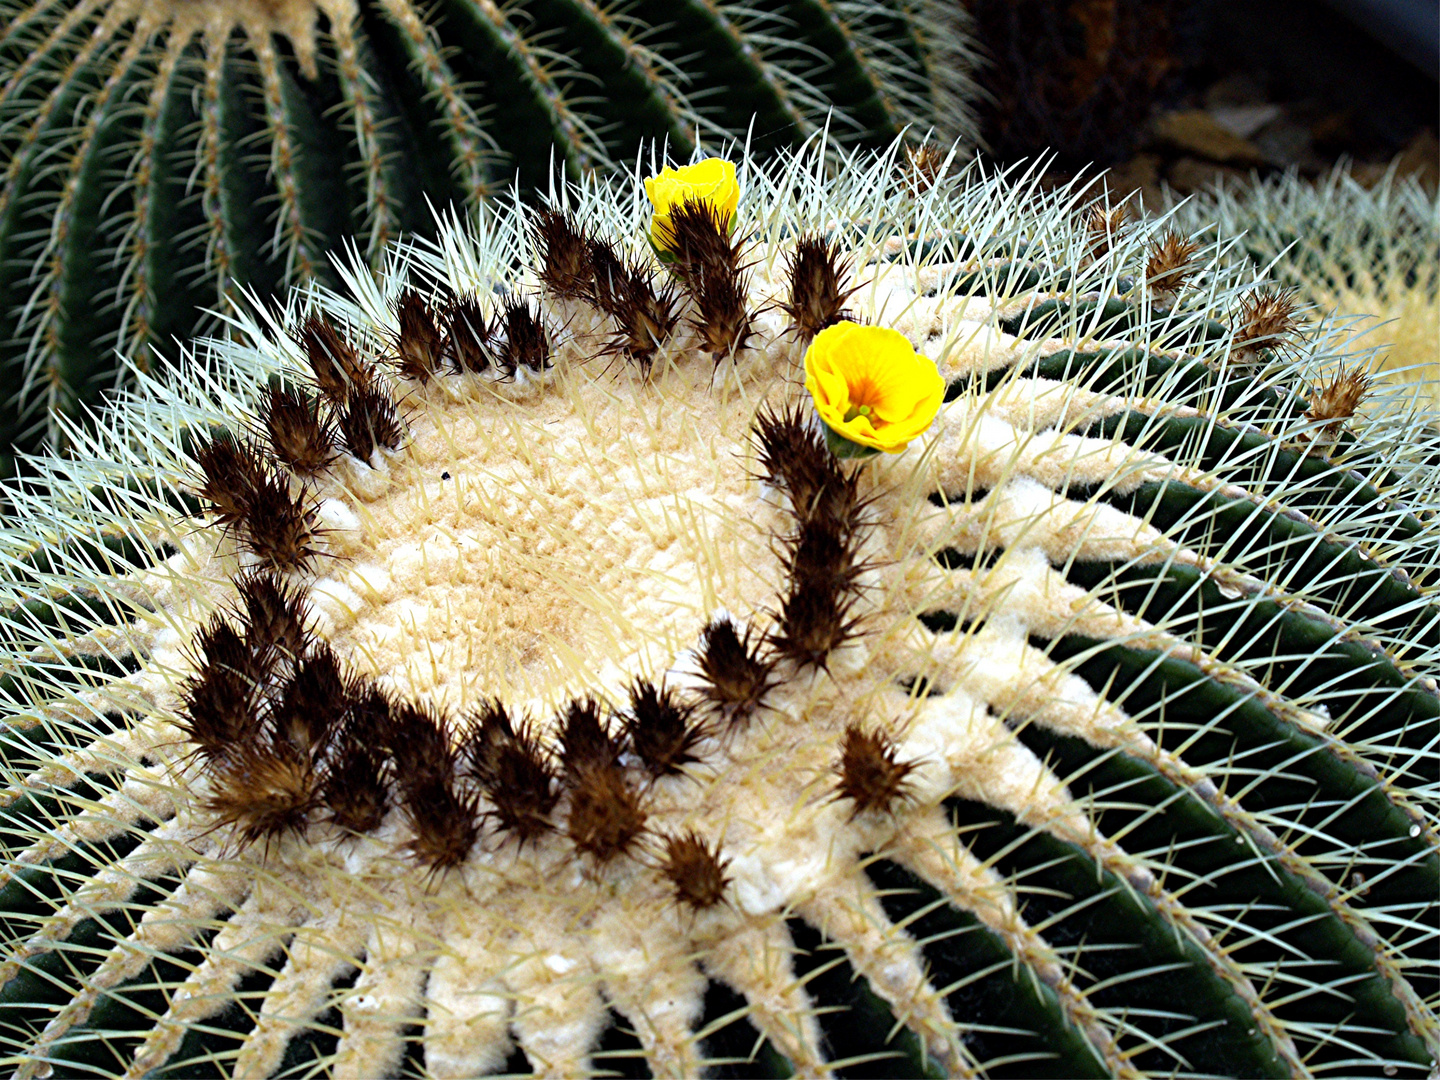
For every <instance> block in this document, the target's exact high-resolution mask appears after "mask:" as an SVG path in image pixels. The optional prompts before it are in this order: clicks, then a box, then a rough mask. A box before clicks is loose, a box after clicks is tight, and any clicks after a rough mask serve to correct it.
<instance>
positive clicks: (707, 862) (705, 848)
mask: <svg viewBox="0 0 1440 1080" xmlns="http://www.w3.org/2000/svg"><path fill="white" fill-rule="evenodd" d="M729 865H730V860H728V859H721V858H720V847H719V845H718V844H717V845H716V846H715V847H714V848H713V849H712V848H711V847H710V846H709V845H708V844H706V843H705V839H704V837H702V836H701V835H700V834H699V833H697V832H695V831H694V830H693V829H692V830H689V831H687V832H684V833H681V834H680V835H679V836H667V837H666V838H665V854H664V857H663V858H662V859H661V863H660V868H661V871H662V872H663V873H664V874H665V876H666V877H667V878H668V879H669V880H670V884H671V886H672V887H673V888H674V890H675V898H676V899H677V900H679V901H680V902H681V903H684V904H688V905H690V907H692V908H694V909H695V910H697V911H700V910H703V909H705V908H710V907H714V906H715V905H716V904H718V903H720V901H721V900H723V899H725V887H726V886H727V885H729V884H730V879H729V878H728V877H727V876H726V875H725V869H726V867H728V866H729Z"/></svg>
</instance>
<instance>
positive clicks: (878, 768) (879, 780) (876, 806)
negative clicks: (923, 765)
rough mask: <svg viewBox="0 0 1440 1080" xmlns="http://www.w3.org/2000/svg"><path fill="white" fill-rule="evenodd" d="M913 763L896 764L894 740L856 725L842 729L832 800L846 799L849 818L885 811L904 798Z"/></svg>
mask: <svg viewBox="0 0 1440 1080" xmlns="http://www.w3.org/2000/svg"><path fill="white" fill-rule="evenodd" d="M914 769H915V763H914V762H905V761H900V760H899V759H898V756H897V751H896V747H895V743H894V740H893V739H891V738H890V736H888V735H886V734H885V733H884V732H880V731H865V730H864V729H863V728H861V727H860V725H858V724H851V725H850V726H849V727H847V728H846V729H845V738H844V741H843V742H842V743H841V746H840V760H839V761H838V762H837V763H836V766H835V771H836V772H837V773H839V774H840V779H839V781H838V782H837V783H836V785H835V797H836V798H839V799H849V800H850V801H851V802H853V803H854V804H855V805H854V809H853V810H852V811H851V814H850V817H851V819H852V820H853V819H854V818H855V816H856V815H857V814H861V813H864V812H866V811H869V810H879V811H881V812H885V811H889V810H890V809H892V808H893V807H894V806H895V804H896V803H897V802H899V801H900V800H901V799H903V798H904V797H905V794H906V789H907V788H908V787H909V781H908V777H909V776H910V773H911V772H913V771H914Z"/></svg>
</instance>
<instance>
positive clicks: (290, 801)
mask: <svg viewBox="0 0 1440 1080" xmlns="http://www.w3.org/2000/svg"><path fill="white" fill-rule="evenodd" d="M239 591H240V600H241V607H242V610H243V619H244V630H243V632H242V631H239V630H237V629H236V628H235V627H234V625H233V624H232V623H231V622H230V620H229V619H227V618H225V617H224V616H221V617H219V618H217V619H216V620H214V621H212V622H211V623H210V624H209V625H208V626H207V628H206V630H205V631H203V632H202V633H201V635H200V638H199V640H198V643H197V644H198V648H197V656H196V664H195V673H194V675H193V676H192V677H191V678H190V680H189V681H188V683H187V686H186V690H185V706H184V710H183V712H182V721H181V722H182V725H183V726H184V727H185V729H186V732H187V734H188V735H189V736H190V737H191V738H192V739H193V740H194V741H195V743H196V745H197V747H198V748H199V750H200V753H201V754H202V756H203V757H204V758H205V759H206V762H207V772H208V775H209V777H210V781H211V783H210V789H209V792H208V794H207V796H206V799H205V806H206V809H207V810H208V811H209V812H210V813H211V814H213V815H214V816H215V818H216V820H217V821H218V822H219V823H220V824H226V825H234V826H235V829H236V833H237V835H238V836H239V838H240V840H241V842H242V843H247V844H248V843H253V842H255V841H256V840H260V839H265V840H267V841H268V840H269V839H271V838H273V837H276V836H279V835H281V834H283V833H286V832H303V831H304V830H305V829H306V827H307V826H308V824H309V820H310V816H311V813H312V811H313V810H314V808H315V807H316V805H317V804H318V803H317V796H318V790H317V780H318V777H319V770H320V768H321V764H322V762H323V761H324V759H325V758H326V756H327V754H328V752H329V748H330V741H331V735H332V734H333V732H334V729H335V722H336V720H337V719H338V717H339V716H340V715H341V714H343V712H344V709H345V700H346V689H345V685H344V679H343V677H342V675H341V673H340V665H339V662H338V660H337V659H336V658H335V655H334V654H333V653H332V652H331V651H330V649H329V647H328V646H327V645H324V644H323V643H317V642H315V641H314V640H313V639H312V638H311V637H310V635H309V632H308V630H307V629H306V627H305V612H304V603H303V600H302V599H301V598H300V596H299V595H298V594H296V593H293V592H291V591H289V590H287V589H286V588H285V586H284V585H283V584H282V583H281V582H279V581H278V580H277V579H275V578H274V577H273V576H271V575H269V574H265V573H259V574H252V575H250V576H247V577H246V578H243V579H241V582H240V590H239Z"/></svg>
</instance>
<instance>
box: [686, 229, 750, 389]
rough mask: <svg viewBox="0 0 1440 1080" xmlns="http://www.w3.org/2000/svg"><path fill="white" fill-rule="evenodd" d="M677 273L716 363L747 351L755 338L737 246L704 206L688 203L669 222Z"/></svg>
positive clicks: (699, 328) (696, 322) (697, 329)
mask: <svg viewBox="0 0 1440 1080" xmlns="http://www.w3.org/2000/svg"><path fill="white" fill-rule="evenodd" d="M670 228H671V231H672V232H673V234H674V245H673V247H672V248H671V250H672V251H673V253H674V255H675V264H674V265H675V270H676V272H677V273H678V274H679V276H680V280H681V281H682V282H684V285H685V289H686V291H687V292H689V294H690V299H691V300H692V301H693V303H694V304H695V312H696V317H695V319H694V320H693V322H694V326H695V329H696V331H697V332H698V333H699V335H700V342H701V348H703V349H704V350H705V352H707V353H708V354H709V355H710V358H711V359H712V360H713V361H714V362H715V363H716V364H718V363H720V361H721V360H723V359H725V358H726V357H727V356H729V357H731V358H733V357H735V356H737V355H738V354H739V353H740V352H741V351H742V350H744V349H745V348H746V347H748V345H749V343H750V338H751V336H752V335H753V334H754V333H755V314H754V312H752V311H751V310H750V305H749V300H748V292H749V290H748V288H747V286H746V283H745V279H744V274H743V272H742V270H743V268H742V267H741V266H740V243H739V242H738V241H737V242H735V243H733V244H732V243H731V242H730V237H729V235H728V233H727V232H726V231H725V227H724V226H723V225H721V223H720V222H718V221H716V220H715V214H714V213H713V212H712V211H711V209H710V207H709V205H708V204H706V203H703V202H695V201H686V202H684V203H682V204H681V205H680V206H679V207H678V208H676V209H675V210H674V211H673V212H672V214H671V217H670Z"/></svg>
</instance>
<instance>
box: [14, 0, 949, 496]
mask: <svg viewBox="0 0 1440 1080" xmlns="http://www.w3.org/2000/svg"><path fill="white" fill-rule="evenodd" d="M912 7H913V9H914V10H913V11H912V10H911V9H910V8H894V9H890V8H886V7H882V6H879V5H873V4H871V5H866V4H839V5H836V4H832V3H830V2H828V0H775V2H772V3H765V4H761V5H749V6H747V8H746V12H748V14H746V13H743V12H741V11H740V10H739V9H738V7H732V6H727V5H725V4H721V3H716V2H711V0H693V2H686V3H680V4H673V3H661V2H658V0H642V2H641V3H638V4H632V5H628V6H627V7H626V8H625V10H624V13H623V14H620V13H617V12H616V11H613V10H611V9H610V8H609V7H607V6H606V5H602V4H597V3H594V2H593V0H527V2H525V3H521V4H512V5H507V6H505V8H504V10H503V11H502V10H501V8H500V7H499V6H498V5H495V4H493V3H491V2H490V0H441V2H439V3H436V4H416V3H412V2H411V0H386V2H378V0H363V2H359V3H349V2H344V0H336V2H327V3H316V4H312V3H310V2H308V0H297V2H289V3H276V4H273V5H265V4H260V5H257V4H254V3H245V2H238V3H233V4H231V3H226V2H224V0H203V2H195V3H192V2H190V0H176V3H175V5H174V7H173V10H172V6H171V4H170V3H167V2H159V3H154V4H148V3H147V4H140V3H135V2H130V0H114V2H110V0H105V2H101V3H80V2H78V0H38V2H33V3H27V2H25V0H0V171H3V182H0V388H3V390H4V394H3V399H4V400H3V402H0V475H11V474H13V472H14V470H15V460H14V457H13V453H14V452H15V451H21V452H24V451H33V450H34V449H36V448H37V447H38V446H40V445H41V444H42V443H43V442H47V441H48V442H50V443H51V444H60V445H63V441H64V440H63V438H59V432H58V431H57V428H56V421H57V418H66V419H69V420H76V419H79V418H80V417H81V416H82V414H83V413H84V411H85V410H86V409H88V408H94V407H95V406H96V405H97V404H98V403H99V402H100V400H101V397H102V395H103V393H104V391H105V390H107V389H108V388H111V387H114V386H117V385H121V384H123V383H124V382H125V381H126V372H125V369H124V367H123V366H122V364H121V362H120V360H119V358H118V357H119V356H123V357H125V358H126V359H127V360H128V361H129V362H132V363H134V364H136V365H138V366H140V367H141V368H144V369H148V368H152V367H155V366H157V365H163V364H165V363H166V362H167V360H168V359H173V357H174V356H175V354H176V353H177V352H178V348H179V346H178V344H177V342H178V341H184V340H188V339H190V338H191V337H193V336H194V335H195V334H196V333H197V332H201V331H203V332H213V331H215V330H216V329H218V328H220V325H221V324H219V323H218V322H217V320H216V319H215V318H214V317H213V316H207V315H206V314H205V312H206V310H207V309H208V310H210V311H223V310H224V309H225V307H226V306H227V305H228V304H230V303H231V302H233V301H234V300H236V299H237V298H238V297H239V296H240V294H241V292H242V291H248V292H250V293H252V294H253V295H255V296H257V297H260V298H262V299H263V298H267V297H270V296H273V295H275V294H277V293H283V291H284V290H285V289H287V288H289V287H291V286H294V285H303V284H305V283H307V282H311V281H317V282H321V283H324V284H327V285H334V284H335V283H336V282H335V280H334V274H333V271H332V268H331V266H330V261H329V260H330V256H331V255H332V254H333V253H336V252H339V251H340V250H341V249H342V247H343V246H344V245H345V244H347V243H357V244H358V245H359V246H360V248H361V250H362V251H366V252H370V253H372V254H376V253H379V252H380V251H382V250H383V248H384V246H385V245H386V244H387V243H389V242H390V241H392V240H394V239H395V238H397V237H398V236H400V235H402V234H405V233H414V234H419V235H430V234H432V233H433V229H434V217H433V215H432V213H431V207H432V206H433V207H436V208H444V207H446V206H447V205H452V204H453V205H456V206H462V207H471V208H474V207H478V206H479V205H481V204H482V203H483V202H484V201H485V200H486V199H488V198H491V197H494V196H498V195H502V194H504V193H505V192H506V191H507V190H508V189H509V188H510V187H511V185H512V184H513V185H518V190H520V191H521V192H527V191H531V190H533V189H534V188H535V187H536V186H537V185H543V184H544V183H545V182H546V179H547V176H548V175H549V170H550V168H551V165H552V162H554V163H556V164H559V165H561V166H563V168H564V169H565V170H567V171H568V172H569V173H570V174H571V175H572V176H573V175H575V174H577V173H580V172H584V171H588V170H592V169H603V168H609V167H614V166H615V165H617V164H618V165H619V166H621V167H624V166H626V165H627V164H633V162H634V155H635V153H636V149H637V147H638V146H640V144H641V142H642V140H659V141H661V142H662V143H664V144H667V145H668V147H669V149H670V152H671V154H672V155H678V156H680V157H682V158H683V157H684V156H685V155H688V154H689V153H690V152H691V150H692V149H693V147H694V146H695V140H696V138H697V135H698V136H699V137H701V138H702V139H703V140H704V142H705V143H706V144H707V145H715V144H717V143H718V142H720V141H721V140H722V139H724V138H725V137H736V138H740V139H744V138H746V136H747V133H750V134H751V136H752V147H753V149H754V150H756V151H760V152H763V151H766V150H769V149H774V148H776V147H780V146H787V145H793V144H794V143H795V142H797V141H798V140H799V139H801V138H803V137H805V136H807V135H809V134H810V133H812V132H813V131H815V130H817V129H818V128H820V127H821V126H823V125H825V124H826V122H827V110H828V109H829V108H830V107H831V106H832V105H833V107H834V109H835V114H834V118H833V120H831V121H830V127H831V129H832V131H833V132H834V134H835V135H836V136H837V137H839V138H841V139H842V140H846V141H854V142H860V143H871V144H874V143H878V142H884V141H888V139H889V138H890V137H891V136H892V135H893V134H894V133H895V132H897V131H899V130H900V129H901V128H902V127H904V126H905V125H907V124H908V125H914V126H915V127H916V128H917V129H919V130H921V131H924V130H927V129H932V128H933V129H935V130H936V131H937V133H939V134H941V135H943V136H945V137H947V138H949V137H954V136H957V135H963V134H965V133H966V132H968V130H969V120H968V115H967V114H966V113H965V110H964V105H963V101H964V95H963V88H964V85H965V80H966V79H967V78H968V76H967V74H966V66H965V64H964V63H963V62H962V60H963V53H964V50H965V48H966V39H965V38H964V36H963V33H961V32H960V31H959V30H956V31H955V33H954V34H952V35H949V36H947V35H946V34H945V33H944V30H945V27H944V26H943V25H942V24H941V23H938V22H932V21H927V20H928V19H929V17H930V16H929V14H928V13H927V11H926V10H925V5H924V4H916V5H912ZM267 12H270V16H269V17H268V19H267V17H265V16H266V13H267ZM944 17H945V16H944V12H943V10H942V11H941V18H942V20H943V18H944ZM287 18H288V21H287ZM207 20H208V22H207ZM952 22H953V19H952ZM954 25H955V26H960V25H962V24H959V23H955V24H954ZM295 39H298V40H295ZM312 46H313V47H312ZM957 56H958V57H960V58H961V59H957ZM752 120H753V123H752ZM376 257H378V254H376ZM117 354H118V356H117ZM12 447H13V448H14V450H12Z"/></svg>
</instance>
